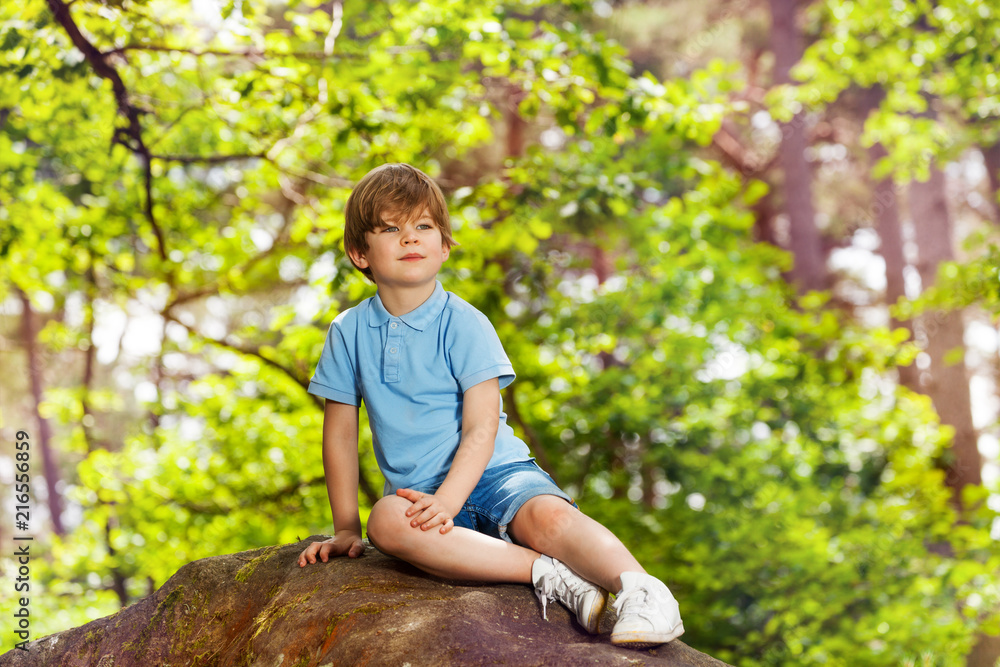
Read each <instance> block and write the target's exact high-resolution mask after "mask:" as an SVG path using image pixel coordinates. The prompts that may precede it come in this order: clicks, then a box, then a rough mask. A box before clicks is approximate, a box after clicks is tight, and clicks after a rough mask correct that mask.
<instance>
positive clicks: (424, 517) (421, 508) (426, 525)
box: [396, 489, 455, 535]
mask: <svg viewBox="0 0 1000 667" xmlns="http://www.w3.org/2000/svg"><path fill="white" fill-rule="evenodd" d="M396 495H397V496H402V497H403V498H406V499H407V500H409V501H410V502H412V503H413V505H411V506H410V508H409V509H408V510H406V516H408V517H410V525H411V526H413V527H414V528H417V527H418V526H419V527H420V529H421V530H430V529H431V528H433V527H435V526H441V529H440V532H441V534H442V535H443V534H444V533H447V532H448V531H450V530H451V529H452V528H454V527H455V522H454V521H452V518H453V514H452V512H451V510H449V509H448V508H447V507H445V503H444V501H443V500H441V499H440V498H438V497H437V496H435V495H434V494H433V493H422V492H420V491H414V490H413V489H398V490H397V491H396Z"/></svg>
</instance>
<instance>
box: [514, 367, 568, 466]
mask: <svg viewBox="0 0 1000 667" xmlns="http://www.w3.org/2000/svg"><path fill="white" fill-rule="evenodd" d="M504 394H506V395H505V396H504V398H505V399H506V400H504V407H505V408H506V409H507V417H508V418H509V419H510V420H511V421H512V422H514V423H515V424H517V425H518V426H520V427H521V430H522V431H523V432H524V437H525V438H527V439H528V444H529V446H530V448H531V453H532V454H534V456H535V458H536V459H538V464H539V465H540V466H541V467H542V468H543V469H544V470H545V472H547V473H548V474H549V476H550V477H552V479H553V480H554V481H555V482H556V484H558V483H559V480H558V479H556V476H555V474H553V473H554V472H555V470H554V469H553V468H552V461H550V460H549V457H548V456H547V455H546V454H545V449H543V447H542V440H541V438H539V437H538V434H537V433H536V432H535V429H533V428H531V427H530V426H529V425H528V423H527V422H525V421H524V419H523V418H522V417H521V411H520V410H518V408H517V396H516V395H515V394H514V385H512V384H509V385H507V388H506V389H504Z"/></svg>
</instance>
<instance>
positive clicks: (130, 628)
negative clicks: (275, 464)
mask: <svg viewBox="0 0 1000 667" xmlns="http://www.w3.org/2000/svg"><path fill="white" fill-rule="evenodd" d="M319 539H325V538H324V537H323V536H313V537H310V538H309V539H308V540H304V541H302V542H298V543H296V544H286V545H282V546H275V547H267V548H263V549H256V550H253V551H244V552H242V553H237V554H231V555H227V556H216V557H212V558H205V559H202V560H198V561H194V562H192V563H188V564H187V565H185V566H184V567H182V568H181V569H180V570H178V571H177V573H176V574H174V576H173V577H171V578H170V580H169V581H167V582H166V583H165V584H164V585H163V586H162V587H161V588H160V589H159V590H158V591H156V593H154V594H153V595H151V596H150V597H148V598H145V599H143V600H141V601H139V602H137V603H136V604H134V605H132V606H130V607H126V608H125V609H123V610H121V611H120V612H118V613H117V614H114V615H112V616H107V617H105V618H101V619H98V620H96V621H93V622H91V623H88V624H86V625H83V626H81V627H78V628H74V629H72V630H66V631H64V632H60V633H58V634H55V635H51V636H49V637H43V638H41V639H38V640H35V641H32V642H31V643H30V644H29V645H28V648H29V650H28V651H18V650H14V651H10V652H8V653H6V654H4V655H3V656H0V664H3V665H4V666H5V667H8V666H9V667H28V666H31V667H41V666H42V665H45V666H48V665H59V666H61V667H77V666H82V665H92V666H94V667H131V666H133V665H134V666H136V667H154V666H163V667H166V666H167V665H175V666H180V665H192V666H199V667H209V666H216V665H218V666H220V667H221V666H223V665H240V666H253V667H277V666H278V665H283V666H284V667H292V666H295V667H306V666H316V667H319V666H323V665H397V666H400V665H406V664H409V665H412V666H414V667H416V666H417V665H434V666H435V667H437V666H440V665H484V664H507V665H671V666H674V667H701V666H721V665H725V663H722V662H720V661H718V660H715V659H714V658H711V657H709V656H707V655H704V654H702V653H699V652H698V651H695V650H694V649H692V648H690V647H688V646H686V645H685V644H683V643H681V642H680V641H679V640H675V641H673V642H671V643H669V644H667V645H665V646H662V647H659V648H656V649H651V650H645V651H639V650H630V649H622V648H617V647H615V646H612V645H611V643H610V638H609V635H608V634H607V633H608V632H609V631H610V627H611V623H612V621H613V619H612V618H610V617H609V616H610V614H613V611H612V610H611V609H610V608H609V615H608V616H606V617H605V619H604V627H603V628H602V629H603V631H604V632H602V634H600V635H596V636H591V635H588V634H587V633H586V632H585V631H584V630H583V629H582V628H581V627H580V626H579V625H577V624H576V621H575V620H574V619H572V618H571V616H570V614H569V612H568V611H567V610H566V609H564V608H563V607H562V605H560V604H558V603H551V604H550V605H549V607H548V616H549V620H548V622H546V621H544V620H543V619H542V615H541V609H540V605H539V603H538V601H537V599H536V598H535V594H534V591H533V590H532V589H531V587H530V586H525V585H516V584H497V585H492V584H491V585H483V584H475V585H472V584H468V585H465V584H461V583H456V582H449V581H443V580H440V579H436V578H433V577H431V576H429V575H426V574H424V573H422V572H420V571H419V570H417V569H416V568H414V567H412V566H410V565H408V564H406V563H404V562H402V561H399V560H397V559H394V558H390V557H388V556H385V555H382V554H381V553H379V552H378V551H377V550H375V549H374V548H371V547H369V548H368V549H367V550H366V552H365V555H364V556H363V557H362V558H357V559H348V558H337V559H331V560H330V561H329V562H328V563H316V564H315V565H309V566H307V567H305V568H300V567H299V566H298V564H297V562H296V561H297V559H298V556H299V554H300V553H301V552H302V550H303V549H304V548H305V547H306V546H307V545H308V544H309V543H310V542H312V541H313V540H319Z"/></svg>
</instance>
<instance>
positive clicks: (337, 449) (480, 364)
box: [299, 164, 684, 647]
mask: <svg viewBox="0 0 1000 667" xmlns="http://www.w3.org/2000/svg"><path fill="white" fill-rule="evenodd" d="M453 245H455V241H454V240H453V239H452V237H451V223H450V221H449V217H448V211H447V207H446V204H445V201H444V197H443V196H442V194H441V191H440V189H438V187H437V184H435V183H434V181H432V180H431V179H430V178H429V177H428V176H427V175H426V174H424V173H423V172H421V171H420V170H418V169H416V168H414V167H411V166H409V165H406V164H386V165H383V166H381V167H378V168H376V169H374V170H372V171H371V172H369V173H368V175H366V176H365V177H364V178H363V179H362V180H361V182H360V183H358V185H357V187H356V188H355V189H354V191H353V192H352V193H351V196H350V197H349V198H348V200H347V211H346V226H345V233H344V247H345V250H346V252H347V255H348V257H349V258H350V260H351V262H352V264H354V266H355V267H356V268H357V269H359V270H360V271H361V272H362V273H364V274H365V275H366V276H367V277H368V278H370V279H371V280H373V281H374V282H375V284H376V285H377V287H378V292H377V294H376V296H374V297H371V298H370V299H368V300H366V301H364V302H362V303H360V304H359V305H357V306H355V307H354V308H350V309H348V310H346V311H345V312H343V313H341V314H340V315H339V316H338V317H337V318H336V319H335V320H334V322H333V324H332V325H331V326H330V330H329V332H328V334H327V339H326V344H325V345H324V348H323V353H322V356H321V357H320V361H319V364H318V365H317V367H316V372H315V374H314V375H313V378H312V382H311V383H310V385H309V391H310V392H311V393H314V394H316V395H319V396H322V397H324V398H325V399H326V409H325V415H324V420H323V468H324V470H325V472H326V484H327V491H328V492H329V494H330V505H331V507H332V509H333V525H334V537H332V538H331V539H329V540H326V541H323V542H314V543H312V544H310V545H309V546H308V547H307V548H306V549H305V551H303V552H302V555H301V556H300V557H299V566H300V567H304V566H305V565H306V564H307V563H315V562H316V559H317V557H318V558H319V559H320V560H322V561H323V562H326V561H327V560H328V559H329V557H330V556H340V555H344V554H347V555H348V556H349V557H351V558H357V557H358V556H360V555H361V554H362V553H363V551H364V544H363V543H362V541H361V520H360V517H359V514H358V455H357V443H358V407H359V406H360V404H361V401H362V400H364V402H365V405H366V406H367V409H368V416H369V421H370V424H371V429H372V439H373V443H374V449H375V457H376V459H377V460H378V465H379V468H380V469H381V470H382V473H383V474H384V475H385V479H386V486H385V495H384V497H383V498H382V499H380V500H379V501H378V502H377V503H375V506H374V507H373V508H372V512H371V515H370V516H369V518H368V526H367V528H368V538H369V540H370V541H371V542H372V544H374V545H375V546H376V547H377V548H378V549H379V550H380V551H382V552H384V553H388V554H391V555H393V556H396V557H398V558H401V559H403V560H406V561H408V562H410V563H412V564H413V565H415V566H417V567H418V568H420V569H422V570H424V571H426V572H429V573H431V574H434V575H437V576H440V577H445V578H452V579H465V580H478V581H496V582H523V583H531V584H533V585H534V587H535V592H536V594H537V595H538V597H539V599H540V600H541V603H542V614H543V616H546V618H547V615H546V604H547V603H548V602H550V601H552V600H558V601H559V602H561V603H563V604H565V605H566V606H567V607H568V608H569V609H570V610H571V611H573V612H575V614H576V617H577V620H578V621H579V622H580V624H581V625H582V626H583V627H584V628H586V630H587V631H588V632H590V633H597V632H598V631H599V627H600V619H601V614H602V613H603V612H604V610H605V607H606V605H607V600H608V591H609V590H613V591H619V592H618V595H617V599H616V600H615V603H614V606H615V609H617V610H618V621H617V623H616V624H615V626H614V630H613V632H612V634H611V641H612V643H614V644H621V645H626V646H633V647H647V646H655V645H658V644H662V643H664V642H669V641H670V640H672V639H674V638H676V637H679V636H680V635H681V634H682V633H683V632H684V626H683V624H682V623H681V618H680V614H679V610H678V606H677V602H676V600H674V597H673V595H671V593H670V591H669V590H668V589H667V587H666V586H665V585H664V584H663V583H662V582H660V581H659V580H658V579H656V578H654V577H652V576H650V575H648V574H646V572H645V571H644V570H643V569H642V567H641V566H640V565H639V563H638V562H637V561H636V560H635V558H633V557H632V555H631V554H630V553H629V551H628V550H627V549H626V548H625V546H624V545H623V544H622V543H621V542H620V541H619V540H618V538H616V537H615V536H614V535H612V534H611V532H610V531H609V530H607V529H606V528H605V527H604V526H602V525H600V524H599V523H597V522H596V521H594V520H593V519H590V518H589V517H587V516H586V515H584V514H583V513H582V512H580V510H579V509H577V507H576V505H575V503H573V501H572V500H571V499H570V497H569V496H567V495H566V494H565V493H564V492H563V491H562V490H561V489H560V488H559V487H557V486H556V485H555V483H554V482H553V481H552V479H551V478H550V477H549V476H548V475H547V474H546V473H545V472H544V471H542V469H541V468H539V467H538V466H537V465H536V464H535V462H534V459H533V458H532V457H531V454H530V453H529V451H528V448H527V446H526V445H525V444H524V443H523V442H522V441H521V440H520V439H518V438H517V437H516V436H515V435H514V432H513V431H512V430H511V428H510V426H508V425H507V421H506V415H505V414H504V413H503V411H502V401H501V397H500V389H501V388H503V387H505V386H507V385H508V384H510V382H511V381H512V380H513V379H514V370H513V368H512V367H511V365H510V362H509V361H508V359H507V356H506V354H505V353H504V350H503V347H502V346H501V344H500V341H499V339H498V337H497V334H496V331H495V330H494V329H493V326H492V325H491V324H490V322H489V320H487V319H486V317H485V316H484V315H483V314H482V313H480V312H479V311H478V310H476V309H475V308H473V307H472V306H471V305H469V304H468V303H466V302H465V301H463V300H462V299H460V298H459V297H457V296H455V295H454V294H451V293H449V292H445V291H444V289H443V288H442V287H441V284H440V283H439V282H437V274H438V271H439V270H440V269H441V265H442V264H443V263H444V261H445V260H446V259H448V255H449V252H450V250H451V247H452V246H453Z"/></svg>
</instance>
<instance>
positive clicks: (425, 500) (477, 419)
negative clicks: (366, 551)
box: [396, 378, 500, 533]
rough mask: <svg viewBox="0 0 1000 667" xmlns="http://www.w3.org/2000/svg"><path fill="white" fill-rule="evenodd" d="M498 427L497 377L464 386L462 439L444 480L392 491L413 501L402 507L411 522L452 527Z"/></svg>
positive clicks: (487, 459)
mask: <svg viewBox="0 0 1000 667" xmlns="http://www.w3.org/2000/svg"><path fill="white" fill-rule="evenodd" d="M499 427H500V382H499V380H498V379H497V378H493V379H491V380H485V381H483V382H480V383H479V384H477V385H474V386H472V387H469V388H468V389H466V390H465V394H463V398H462V439H461V441H460V442H459V444H458V450H457V451H456V452H455V458H454V460H453V461H452V463H451V468H450V470H449V471H448V476H447V477H445V480H444V482H443V483H442V484H441V486H440V487H439V488H438V490H437V492H436V493H434V494H429V493H420V492H419V491H413V490H411V489H400V490H398V491H397V492H396V493H397V494H398V495H400V496H403V497H404V498H406V499H407V500H410V501H412V502H413V505H412V506H411V507H410V508H409V509H408V510H407V511H406V516H409V517H413V518H412V520H411V521H410V525H411V526H413V527H417V526H420V527H421V528H422V529H423V530H429V529H431V528H433V527H435V526H438V525H440V526H441V532H442V533H447V532H448V531H449V530H451V529H452V528H453V527H454V525H455V524H454V522H453V521H452V520H453V519H454V517H455V515H456V514H458V513H459V512H460V511H461V509H462V506H463V505H465V501H466V500H467V499H468V498H469V494H471V493H472V490H473V489H475V488H476V484H478V483H479V478H480V477H482V476H483V471H484V470H486V466H487V464H489V462H490V458H491V457H492V456H493V449H494V447H495V446H496V438H497V429H498V428H499Z"/></svg>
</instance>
